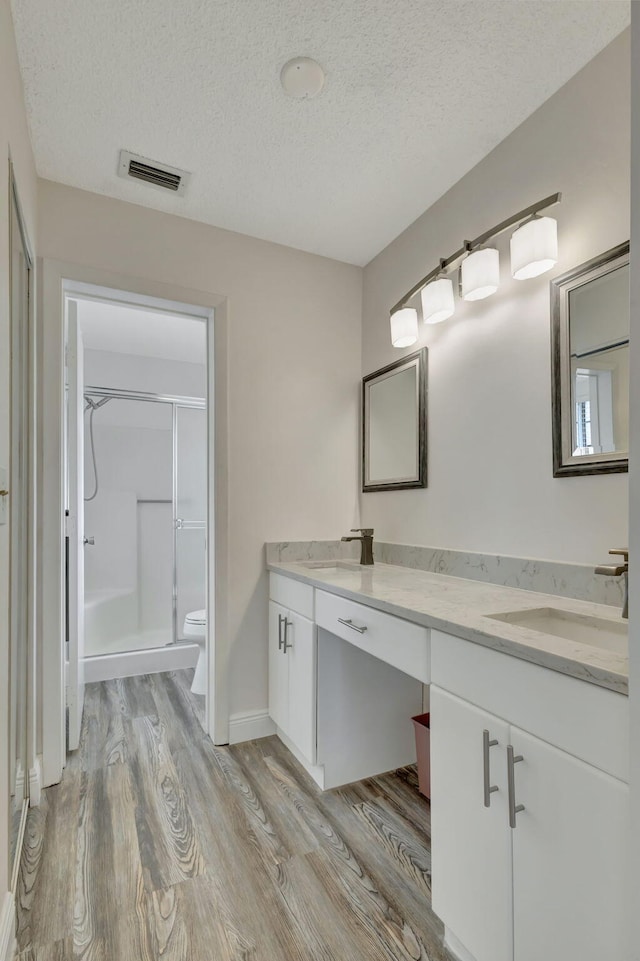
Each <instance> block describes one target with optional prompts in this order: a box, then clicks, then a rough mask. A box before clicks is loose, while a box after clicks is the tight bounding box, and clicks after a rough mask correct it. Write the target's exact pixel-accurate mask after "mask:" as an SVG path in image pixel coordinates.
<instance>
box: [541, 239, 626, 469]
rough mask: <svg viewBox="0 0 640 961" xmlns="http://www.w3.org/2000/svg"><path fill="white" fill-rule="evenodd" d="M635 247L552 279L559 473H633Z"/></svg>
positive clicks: (555, 466) (556, 465)
mask: <svg viewBox="0 0 640 961" xmlns="http://www.w3.org/2000/svg"><path fill="white" fill-rule="evenodd" d="M629 313H630V311H629V244H628V243H624V244H620V245H619V246H618V247H614V248H612V249H611V250H607V251H606V252H605V253H604V254H601V255H600V256H599V257H595V258H594V259H593V260H590V261H588V263H586V264H581V265H580V266H579V267H575V268H574V269H573V270H570V271H568V272H567V273H566V274H563V275H562V276H561V277H556V278H555V280H552V281H551V352H552V406H553V474H554V477H566V476H572V475H576V474H601V473H614V472H620V471H626V470H628V453H629Z"/></svg>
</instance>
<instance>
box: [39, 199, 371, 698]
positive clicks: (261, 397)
mask: <svg viewBox="0 0 640 961" xmlns="http://www.w3.org/2000/svg"><path fill="white" fill-rule="evenodd" d="M144 189H145V188H144V187H141V190H144ZM39 251H40V254H41V256H42V257H43V258H51V259H54V260H58V261H64V262H65V263H73V264H78V265H83V266H90V267H97V268H100V269H102V270H106V271H110V272H114V273H117V274H126V275H129V276H135V277H138V278H142V279H148V280H150V281H153V282H163V283H166V284H173V285H179V286H181V287H183V288H189V289H194V290H197V291H199V292H203V291H211V292H212V293H214V294H216V295H218V296H222V297H226V298H228V310H229V348H228V350H229V357H228V379H229V542H230V547H229V555H230V557H229V585H230V589H229V619H230V640H231V662H230V663H231V690H230V706H231V713H238V712H243V711H249V710H259V709H261V708H266V706H267V643H266V631H267V617H266V613H267V611H266V599H267V579H266V576H265V573H264V558H263V544H264V542H265V541H268V540H282V539H292V540H294V539H309V538H313V537H338V536H340V535H341V534H342V533H344V531H345V530H346V529H348V528H349V527H350V526H351V523H352V521H353V516H354V509H355V502H356V497H357V477H358V443H357V437H358V409H359V407H358V405H359V393H358V379H359V373H360V350H361V339H360V332H361V330H360V323H361V291H362V271H361V270H360V269H359V268H356V267H351V266H347V265H344V264H340V263H337V262H335V261H331V260H327V259H324V258H321V257H316V256H313V255H310V254H305V253H301V252H299V251H295V250H292V249H289V248H286V247H281V246H278V245H276V244H270V243H266V242H264V241H258V240H254V239H252V238H250V237H246V236H243V235H240V234H235V233H232V232H229V231H224V230H218V229H216V228H214V227H210V226H206V225H204V224H199V223H195V222H193V221H189V220H183V219H182V218H179V217H174V216H171V215H169V214H164V213H160V212H158V211H153V210H149V209H146V208H144V207H139V206H135V205H133V204H127V203H123V202H121V201H117V200H112V199H109V198H106V197H101V196H98V195H96V194H91V193H87V192H85V191H81V190H76V189H73V188H70V187H64V186H62V185H60V184H54V183H51V182H47V181H41V182H40V228H39ZM45 323H46V317H45Z"/></svg>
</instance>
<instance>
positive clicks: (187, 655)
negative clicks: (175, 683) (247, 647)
mask: <svg viewBox="0 0 640 961" xmlns="http://www.w3.org/2000/svg"><path fill="white" fill-rule="evenodd" d="M199 650H200V648H199V647H198V645H197V644H171V645H169V646H168V647H151V648H148V649H147V650H142V651H123V652H122V653H120V654H99V655H97V656H96V657H86V658H85V660H84V679H85V681H86V683H87V684H91V683H92V682H94V681H112V680H113V679H114V678H116V677H134V676H135V675H136V674H158V673H160V672H162V671H179V670H181V669H183V668H185V667H195V666H196V664H197V661H198V652H199Z"/></svg>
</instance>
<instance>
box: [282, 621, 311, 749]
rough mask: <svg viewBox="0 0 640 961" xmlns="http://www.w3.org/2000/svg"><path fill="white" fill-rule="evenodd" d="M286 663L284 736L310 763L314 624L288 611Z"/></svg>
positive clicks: (285, 634)
mask: <svg viewBox="0 0 640 961" xmlns="http://www.w3.org/2000/svg"><path fill="white" fill-rule="evenodd" d="M284 647H285V649H286V655H287V658H288V661H289V720H288V730H287V732H286V733H287V734H288V736H289V737H290V738H291V740H292V741H293V743H294V744H295V745H296V747H297V748H298V749H299V750H300V751H301V752H302V755H303V757H306V759H307V761H309V762H310V763H311V764H315V760H316V686H317V674H316V664H317V658H316V625H315V624H314V623H313V621H310V620H309V619H308V618H306V617H302V616H301V615H300V614H294V613H293V611H289V614H288V617H287V624H286V629H285V632H284Z"/></svg>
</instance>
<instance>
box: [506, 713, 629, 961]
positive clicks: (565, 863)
mask: <svg viewBox="0 0 640 961" xmlns="http://www.w3.org/2000/svg"><path fill="white" fill-rule="evenodd" d="M511 743H512V744H513V747H514V751H515V754H516V756H517V755H522V761H520V762H519V763H517V764H515V766H514V781H515V800H516V803H517V804H523V805H524V808H525V809H524V811H522V812H520V813H519V814H518V815H517V817H516V827H515V829H514V831H513V832H512V833H513V876H514V955H515V961H540V959H541V958H544V961H569V959H571V958H579V959H580V961H602V959H603V958H611V959H613V958H622V957H624V955H625V951H624V937H623V935H624V931H625V922H624V904H625V897H626V893H625V851H626V848H627V847H628V810H627V806H628V793H629V792H628V787H627V785H626V784H624V783H623V782H622V781H618V780H616V779H615V778H613V777H611V776H610V775H608V774H604V773H603V772H602V771H599V770H598V769H597V768H594V767H591V766H590V765H588V764H585V763H584V762H583V761H579V760H577V759H576V758H574V757H572V756H571V755H569V754H566V753H565V752H564V751H559V750H558V749H557V748H554V747H551V746H550V745H549V744H546V743H545V742H544V741H541V740H539V739H538V738H536V737H533V736H532V735H530V734H526V733H524V732H523V731H520V730H518V729H517V728H512V729H511Z"/></svg>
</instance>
